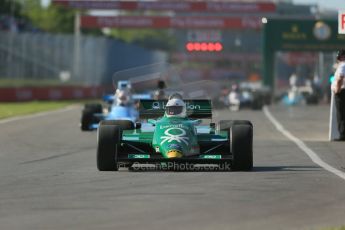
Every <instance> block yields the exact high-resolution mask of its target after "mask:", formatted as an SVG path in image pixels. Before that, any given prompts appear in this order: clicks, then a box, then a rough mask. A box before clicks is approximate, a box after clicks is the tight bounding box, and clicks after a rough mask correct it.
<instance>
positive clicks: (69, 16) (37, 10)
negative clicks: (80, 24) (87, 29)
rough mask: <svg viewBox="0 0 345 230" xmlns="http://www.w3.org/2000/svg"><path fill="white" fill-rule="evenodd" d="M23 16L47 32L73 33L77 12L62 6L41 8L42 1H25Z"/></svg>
mask: <svg viewBox="0 0 345 230" xmlns="http://www.w3.org/2000/svg"><path fill="white" fill-rule="evenodd" d="M23 14H24V15H25V16H26V17H27V18H28V19H29V20H30V21H31V23H32V24H33V26H35V27H38V28H40V29H42V30H43V31H46V32H52V33H73V31H74V15H75V11H74V10H72V9H66V8H63V7H61V6H55V5H52V4H51V5H50V6H48V7H47V8H44V7H42V6H41V3H40V0H25V2H24V5H23Z"/></svg>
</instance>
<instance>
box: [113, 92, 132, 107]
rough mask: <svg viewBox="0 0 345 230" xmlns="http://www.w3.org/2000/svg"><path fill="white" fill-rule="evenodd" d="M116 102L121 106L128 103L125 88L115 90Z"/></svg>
mask: <svg viewBox="0 0 345 230" xmlns="http://www.w3.org/2000/svg"><path fill="white" fill-rule="evenodd" d="M116 103H117V105H121V106H126V105H128V104H129V95H128V93H127V92H126V91H125V90H119V91H117V92H116Z"/></svg>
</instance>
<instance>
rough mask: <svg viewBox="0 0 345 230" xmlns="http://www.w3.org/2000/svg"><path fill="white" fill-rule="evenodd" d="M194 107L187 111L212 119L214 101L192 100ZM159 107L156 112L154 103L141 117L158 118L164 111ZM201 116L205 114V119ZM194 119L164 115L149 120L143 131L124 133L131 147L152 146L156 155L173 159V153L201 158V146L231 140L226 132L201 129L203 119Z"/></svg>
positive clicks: (207, 127) (213, 128) (123, 138)
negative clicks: (144, 115) (140, 144)
mask: <svg viewBox="0 0 345 230" xmlns="http://www.w3.org/2000/svg"><path fill="white" fill-rule="evenodd" d="M152 102H154V101H149V103H152ZM198 102H202V103H198ZM206 102H207V103H206ZM192 104H193V107H189V108H190V109H189V111H188V109H187V114H193V116H192V117H203V118H211V116H212V114H211V113H210V111H211V109H210V102H208V101H207V100H202V101H201V100H200V101H192ZM145 105H146V104H145ZM155 105H158V103H155ZM201 105H203V106H201ZM146 106H147V105H146ZM163 107H164V104H163V103H162V105H161V107H160V108H163ZM155 108H156V109H152V104H151V106H148V107H146V109H145V112H146V113H145V112H142V111H140V112H141V115H143V114H149V115H148V116H147V117H145V118H148V117H151V118H154V117H155V116H154V115H156V116H161V115H162V109H159V108H158V106H155ZM191 108H194V109H195V108H198V109H200V108H201V109H202V110H199V111H198V110H193V111H190V110H191ZM148 110H149V111H148ZM200 111H202V112H200ZM155 112H156V113H155ZM199 112H200V113H199ZM163 113H164V110H163ZM200 114H202V116H201V115H200ZM190 117H191V116H188V117H186V118H176V117H174V118H171V117H166V116H165V115H163V117H160V118H158V119H156V120H155V119H149V120H148V123H145V124H143V125H142V127H141V128H140V129H135V130H124V131H123V135H122V140H123V141H125V142H126V143H129V144H130V143H133V145H135V143H145V144H148V145H150V146H151V147H152V150H153V152H154V153H159V154H161V155H162V156H163V158H171V156H169V154H168V153H169V152H171V151H173V152H178V153H180V154H181V157H189V156H196V155H200V154H201V152H200V145H201V144H202V143H211V142H212V143H216V142H219V144H221V143H222V142H223V143H224V142H226V141H228V139H229V137H228V133H227V132H226V131H218V130H216V129H215V127H214V126H212V127H211V126H209V125H208V126H207V125H204V126H201V125H200V124H201V122H202V120H199V119H191V118H190ZM216 144H217V143H216ZM142 154H143V155H140V156H139V155H137V156H133V157H145V153H142ZM207 157H208V156H207V155H206V156H202V158H207Z"/></svg>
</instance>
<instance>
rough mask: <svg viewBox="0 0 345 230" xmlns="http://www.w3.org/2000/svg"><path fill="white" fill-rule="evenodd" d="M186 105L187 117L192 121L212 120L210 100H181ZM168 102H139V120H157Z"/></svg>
mask: <svg viewBox="0 0 345 230" xmlns="http://www.w3.org/2000/svg"><path fill="white" fill-rule="evenodd" d="M183 101H184V102H185V103H186V105H187V116H188V117H189V118H193V119H199V118H203V119H212V104H211V101H210V100H198V99H196V100H183ZM167 102H168V100H140V102H139V103H140V105H139V118H140V119H149V118H159V117H162V116H163V115H164V112H165V105H166V103H167Z"/></svg>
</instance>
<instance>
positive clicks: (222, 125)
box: [218, 120, 253, 131]
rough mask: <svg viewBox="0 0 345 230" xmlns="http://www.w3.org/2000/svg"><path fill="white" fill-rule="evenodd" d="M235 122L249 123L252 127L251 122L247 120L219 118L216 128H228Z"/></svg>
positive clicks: (237, 123)
mask: <svg viewBox="0 0 345 230" xmlns="http://www.w3.org/2000/svg"><path fill="white" fill-rule="evenodd" d="M235 124H236V125H239V124H241V125H250V126H252V127H253V124H252V123H251V122H250V121H248V120H220V121H219V122H218V130H223V131H225V130H229V129H230V128H231V127H232V126H233V125H235Z"/></svg>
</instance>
